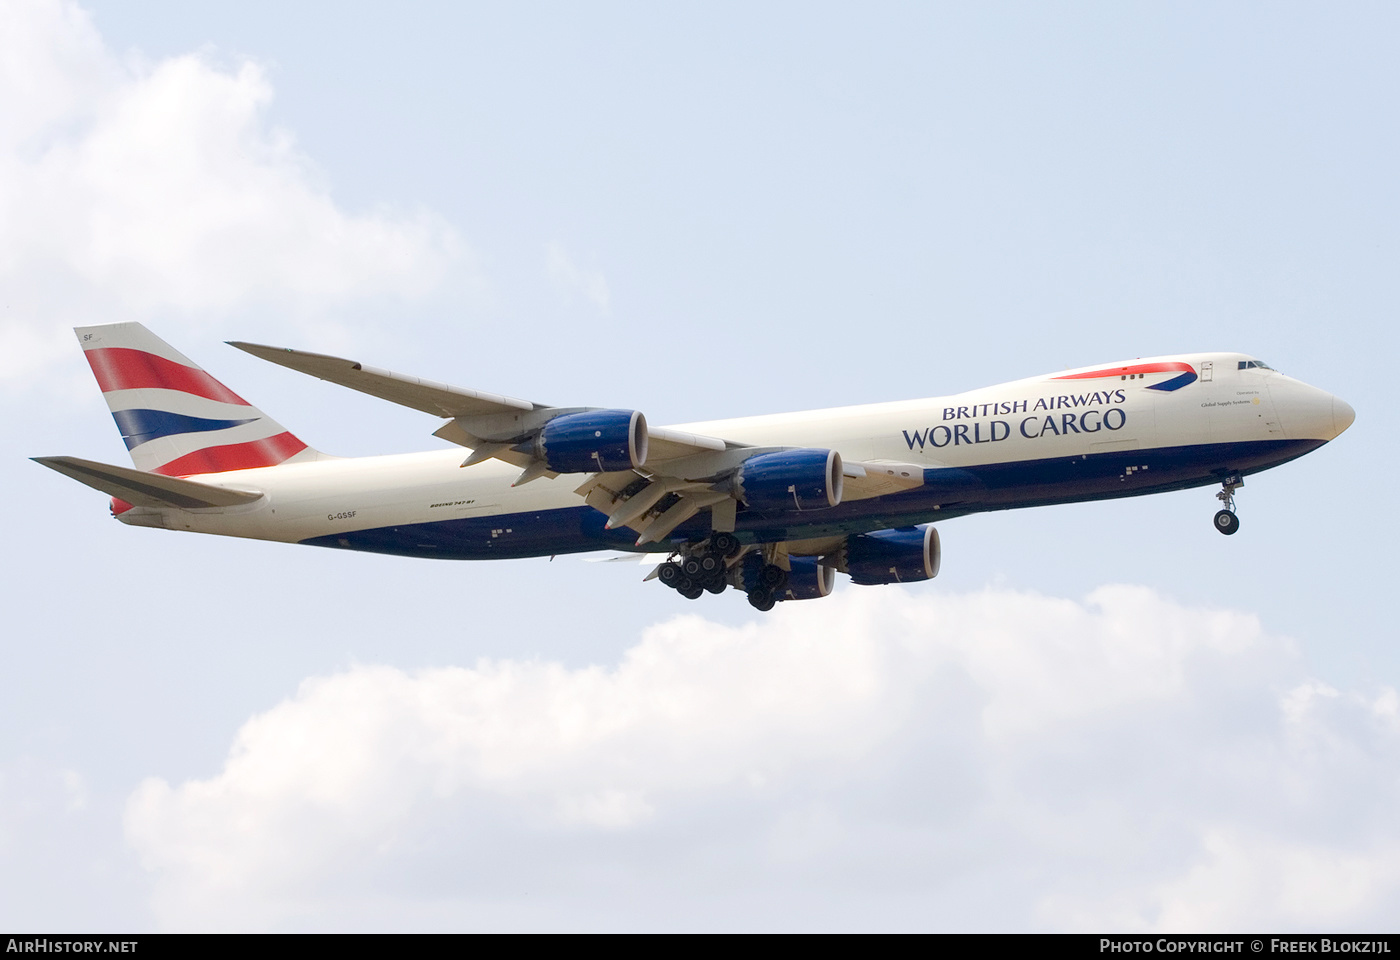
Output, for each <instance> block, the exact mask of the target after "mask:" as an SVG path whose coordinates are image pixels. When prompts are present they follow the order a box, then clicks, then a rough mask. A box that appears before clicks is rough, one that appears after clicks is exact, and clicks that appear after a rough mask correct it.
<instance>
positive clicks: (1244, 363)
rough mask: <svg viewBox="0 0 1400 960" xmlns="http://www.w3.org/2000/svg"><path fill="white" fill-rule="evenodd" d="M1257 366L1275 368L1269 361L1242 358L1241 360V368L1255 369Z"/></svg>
mask: <svg viewBox="0 0 1400 960" xmlns="http://www.w3.org/2000/svg"><path fill="white" fill-rule="evenodd" d="M1255 367H1258V368H1259V369H1260V370H1273V369H1274V368H1273V367H1271V366H1269V365H1268V364H1267V363H1265V362H1264V361H1263V360H1241V361H1240V367H1239V368H1240V369H1241V370H1252V369H1254V368H1255Z"/></svg>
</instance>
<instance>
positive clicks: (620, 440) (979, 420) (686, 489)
mask: <svg viewBox="0 0 1400 960" xmlns="http://www.w3.org/2000/svg"><path fill="white" fill-rule="evenodd" d="M77 334H78V340H79V342H80V343H81V344H82V348H83V351H84V354H85V356H86V357H87V361H88V364H89V365H90V366H91V367H92V371H93V373H94V374H95V375H96V377H97V382H98V384H99V386H100V387H101V388H102V394H103V396H104V397H105V398H106V400H107V405H108V406H109V407H110V408H111V411H112V417H113V418H114V419H115V420H116V422H117V427H118V428H119V429H120V430H121V435H122V439H123V440H124V441H125V442H126V446H127V449H128V450H129V451H130V452H131V458H132V460H133V462H134V468H133V467H119V466H111V465H108V464H104V463H96V462H94V461H91V460H81V459H78V458H76V457H38V458H36V459H37V460H38V462H39V463H42V464H43V465H44V466H46V467H50V468H52V469H54V470H57V471H58V472H59V473H63V474H66V475H67V476H69V477H72V478H73V479H74V480H77V481H79V482H80V483H85V484H87V485H88V486H90V487H94V488H96V489H98V490H100V491H102V492H103V493H106V494H108V495H109V496H110V497H112V513H113V514H114V515H115V516H116V517H117V519H119V520H121V521H122V522H123V523H128V524H133V525H136V526H145V527H161V528H165V529H168V530H193V531H196V532H199V533H216V534H222V535H225V536H231V537H251V538H255V539H260V540H278V541H284V542H287V543H307V544H314V545H316V546H321V547H335V548H339V549H343V550H369V551H372V552H375V553H392V554H398V555H401V556H409V557H440V558H445V559H454V560H489V559H493V558H505V557H535V556H552V555H554V554H563V553H580V552H585V551H592V550H610V549H611V550H625V551H637V552H645V553H651V554H656V555H657V556H658V559H661V560H662V561H663V562H662V563H661V564H660V565H659V566H657V567H656V568H655V570H653V571H652V573H651V575H650V576H648V578H647V579H653V578H655V579H659V580H660V581H661V582H662V583H663V584H665V585H667V586H669V587H672V588H674V589H675V590H676V591H677V592H678V593H680V594H681V595H682V596H685V597H688V598H690V599H695V598H697V597H699V596H700V595H701V594H702V593H704V592H705V591H709V592H710V593H722V592H724V590H725V589H727V588H728V587H730V586H733V587H736V588H739V589H741V590H743V591H744V592H745V593H747V595H748V598H749V602H750V603H752V604H753V605H754V606H755V607H757V608H759V609H760V610H768V609H770V608H772V606H773V604H774V603H775V602H776V601H779V600H806V599H810V598H815V597H824V596H826V595H827V594H828V593H830V592H831V589H832V586H833V583H834V581H835V575H836V573H838V572H840V573H844V574H847V575H848V576H849V577H850V578H851V579H852V580H853V581H855V582H856V583H858V584H887V583H907V582H910V581H915V580H927V579H929V578H931V577H933V576H936V575H937V573H938V565H939V541H938V530H937V528H936V527H935V526H933V524H934V523H935V522H937V521H939V520H947V519H951V518H953V517H960V516H965V515H967V514H970V513H978V512H981V511H985V510H1005V509H1010V508H1013V507H1032V506H1043V505H1047V504H1055V503H1070V502H1076V501H1080V500H1099V499H1106V498H1110V497H1130V496H1138V495H1141V494H1147V493H1162V492H1164V491H1168V490H1181V489H1184V488H1187V487H1199V486H1209V485H1219V486H1220V487H1221V490H1220V492H1219V493H1218V494H1217V496H1218V497H1219V498H1220V500H1221V501H1222V504H1223V509H1221V510H1220V511H1219V512H1217V513H1216V514H1215V518H1214V523H1215V526H1216V529H1218V530H1219V531H1220V532H1221V533H1225V534H1233V533H1234V532H1235V531H1236V530H1238V529H1239V520H1238V519H1237V518H1236V515H1235V506H1234V493H1235V490H1236V489H1237V488H1238V487H1239V486H1240V485H1241V484H1242V483H1243V482H1244V477H1245V476H1246V475H1248V474H1251V473H1257V472H1258V471H1261V470H1267V469H1268V468H1270V467H1276V466H1278V465H1279V464H1282V463H1286V462H1287V461H1289V460H1292V459H1294V458H1295V457H1300V456H1302V455H1303V454H1305V453H1309V452H1311V451H1313V450H1316V449H1317V448H1318V447H1320V446H1322V445H1323V444H1325V443H1327V442H1328V441H1329V440H1332V439H1333V438H1335V437H1336V436H1338V435H1339V434H1340V433H1341V432H1342V431H1343V430H1345V429H1346V428H1347V427H1348V426H1350V425H1351V422H1352V420H1353V418H1354V414H1353V412H1352V409H1351V407H1349V406H1348V405H1347V404H1346V403H1345V402H1344V401H1342V400H1340V399H1339V398H1337V397H1334V396H1332V395H1331V394H1329V393H1326V392H1324V391H1322V390H1319V389H1317V388H1316V387H1311V386H1308V385H1307V384H1305V383H1302V382H1300V381H1298V380H1294V379H1292V378H1291V377H1287V376H1285V375H1283V374H1282V373H1279V372H1277V371H1275V370H1273V369H1272V368H1270V367H1269V366H1268V365H1267V364H1265V363H1263V362H1262V361H1259V360H1256V359H1254V358H1252V357H1247V356H1243V355H1241V354H1233V353H1200V354H1185V355H1181V356H1173V357H1154V358H1150V359H1145V360H1133V361H1129V362H1125V363H1111V364H1106V365H1103V366H1096V367H1085V368H1083V369H1079V370H1071V371H1068V372H1063V373H1054V374H1048V375H1046V376H1041V377H1032V378H1030V379H1028V380H1017V381H1014V382H1012V383H1003V384H1000V385H998V386H994V387H987V388H985V389H982V390H974V391H971V392H969V393H962V394H958V395H956V396H950V397H936V398H933V399H929V400H908V401H901V402H897V403H880V404H871V405H867V406H857V407H842V408H838V409H831V410H813V411H808V412H804V413H791V414H783V415H778V416H763V417H748V418H743V419H737V420H720V421H714V422H710V423H692V424H682V425H679V426H673V427H658V426H654V425H650V424H648V423H647V420H646V417H645V416H643V415H642V413H641V412H639V411H636V410H606V409H598V408H594V407H549V406H544V405H542V404H538V403H531V402H529V401H526V400H516V399H514V398H511V397H505V396H497V395H495V394H490V393H482V392H480V391H477V390H467V389H463V388H461V387H453V386H449V385H447V384H443V383H434V382H431V381H428V380H420V379H418V378H417V377H408V376H404V375H402V374H397V373H391V372H389V371H387V370H377V369H375V368H373V367H369V366H365V365H364V364H360V363H356V362H354V361H352V360H342V359H340V358H338V357H330V356H324V355H322V354H316V353H304V352H302V351H299V350H287V349H280V348H275V347H265V346H259V345H256V344H251V343H235V344H233V346H236V347H238V348H239V349H241V350H245V351H247V352H248V353H251V354H253V355H254V356H256V357H261V358H263V359H264V360H270V361H272V362H273V363H277V364H281V365H282V366H284V367H290V368H292V369H293V370H299V371H301V372H302V373H308V374H311V375H312V376H314V377H319V378H321V379H322V380H329V381H331V382H332V383H337V384H340V385H341V386H345V387H349V388H351V389H353V390H359V391H361V392H363V393H368V394H370V395H372V396H375V397H379V398H381V399H384V400H388V401H390V402H393V403H399V404H403V405H405V406H409V407H413V408H414V409H416V410H421V411H423V412H424V413H427V414H430V415H432V416H435V417H439V418H441V419H442V420H443V421H445V422H444V423H443V424H442V426H441V427H440V428H439V429H438V430H437V431H436V433H435V436H438V437H441V438H442V439H443V440H447V441H450V442H451V443H453V444H456V445H457V447H447V448H445V449H442V450H437V451H433V452H430V453H418V454H406V455H400V456H384V457H363V458H353V459H344V458H340V457H333V456H329V455H327V454H323V453H320V452H319V451H317V450H315V449H313V448H311V447H309V446H308V445H307V444H306V443H305V442H304V441H302V440H301V439H299V438H298V437H297V436H296V435H294V434H293V433H291V432H290V431H288V430H286V429H285V428H284V427H282V425H281V424H279V423H277V422H276V421H275V420H273V419H271V418H270V417H268V416H267V415H266V414H264V413H263V412H262V411H261V410H259V409H258V408H257V407H254V406H253V405H252V404H250V403H248V401H246V400H244V399H243V398H242V397H240V396H238V395H237V394H236V393H234V392H233V391H232V390H229V389H228V388H227V387H225V386H224V385H223V384H222V383H220V382H219V381H218V380H215V379H214V378H213V377H211V376H210V375H209V374H208V373H206V372H205V371H204V370H203V369H201V368H200V367H198V366H196V365H195V364H194V363H192V362H191V361H190V360H189V359H188V358H186V357H185V356H184V355H183V354H181V353H179V352H178V351H176V350H175V349H174V348H172V347H171V346H170V345H169V344H167V343H165V342H164V341H163V340H161V339H160V338H158V337H156V336H155V335H154V334H152V333H151V332H150V331H149V330H147V329H146V328H145V327H143V326H142V325H141V324H139V323H117V324H110V325H106V326H94V327H79V328H78V329H77ZM460 448H466V449H467V450H469V451H470V452H469V453H468V454H466V455H465V456H464V454H463V451H462V449H460Z"/></svg>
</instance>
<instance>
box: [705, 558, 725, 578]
mask: <svg viewBox="0 0 1400 960" xmlns="http://www.w3.org/2000/svg"><path fill="white" fill-rule="evenodd" d="M723 569H724V563H723V562H721V560H720V559H719V557H716V556H713V555H711V554H706V555H705V556H703V557H701V558H700V573H701V574H702V575H703V576H706V577H713V576H714V575H715V574H717V573H719V572H720V571H722V570H723Z"/></svg>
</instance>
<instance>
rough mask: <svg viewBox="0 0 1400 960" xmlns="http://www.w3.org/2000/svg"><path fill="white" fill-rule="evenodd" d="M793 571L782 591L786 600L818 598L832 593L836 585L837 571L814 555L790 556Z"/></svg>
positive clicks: (789, 560)
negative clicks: (819, 561) (813, 556)
mask: <svg viewBox="0 0 1400 960" xmlns="http://www.w3.org/2000/svg"><path fill="white" fill-rule="evenodd" d="M788 562H789V563H790V564H791V565H792V571H791V572H790V573H789V574H788V581H787V586H785V587H784V588H783V589H782V590H781V591H780V593H781V594H782V599H784V600H816V599H817V598H819V597H825V596H826V595H828V594H829V593H831V588H832V587H834V586H836V571H835V570H834V569H832V568H831V567H824V566H822V565H821V564H820V563H818V562H817V561H816V560H815V559H814V558H812V557H789V558H788Z"/></svg>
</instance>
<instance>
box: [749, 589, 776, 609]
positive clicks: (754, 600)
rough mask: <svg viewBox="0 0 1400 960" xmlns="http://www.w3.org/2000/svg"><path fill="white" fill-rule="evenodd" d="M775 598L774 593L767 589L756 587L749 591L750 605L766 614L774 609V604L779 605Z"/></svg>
mask: <svg viewBox="0 0 1400 960" xmlns="http://www.w3.org/2000/svg"><path fill="white" fill-rule="evenodd" d="M777 602H778V601H777V599H776V598H775V597H774V596H773V591H772V590H769V589H767V588H765V587H754V588H753V589H752V590H750V591H749V603H751V604H753V605H754V606H755V607H757V608H758V609H759V610H762V611H764V612H765V613H766V612H767V611H769V610H772V609H773V604H775V603H777Z"/></svg>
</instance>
